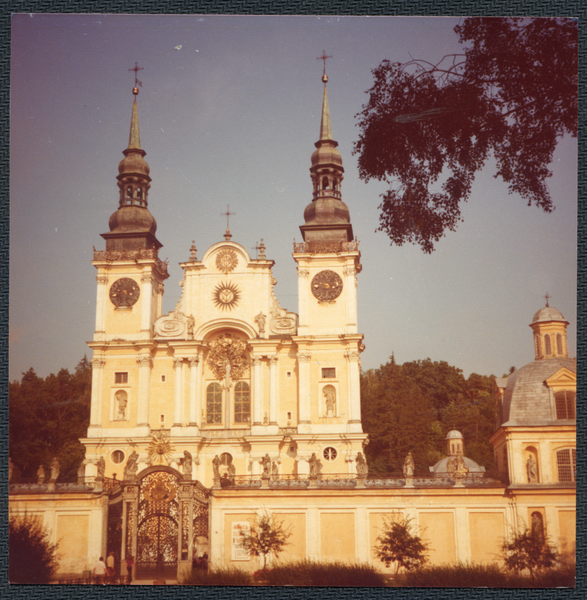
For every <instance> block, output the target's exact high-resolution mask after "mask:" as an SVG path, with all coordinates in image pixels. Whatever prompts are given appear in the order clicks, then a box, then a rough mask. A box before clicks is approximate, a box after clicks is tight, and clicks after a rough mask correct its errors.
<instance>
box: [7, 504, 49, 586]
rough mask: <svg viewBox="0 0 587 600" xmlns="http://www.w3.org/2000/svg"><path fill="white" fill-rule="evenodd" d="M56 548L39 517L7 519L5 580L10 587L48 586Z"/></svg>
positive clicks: (15, 516) (13, 516)
mask: <svg viewBox="0 0 587 600" xmlns="http://www.w3.org/2000/svg"><path fill="white" fill-rule="evenodd" d="M56 552H57V544H52V543H51V541H50V538H49V532H48V530H47V529H45V528H44V527H43V524H42V522H41V520H40V518H39V517H36V516H31V515H27V514H25V515H22V516H21V515H11V516H10V519H9V521H8V579H9V581H10V582H11V583H35V584H38V583H49V582H50V581H51V578H52V577H53V574H54V573H55V570H56V568H57V558H56Z"/></svg>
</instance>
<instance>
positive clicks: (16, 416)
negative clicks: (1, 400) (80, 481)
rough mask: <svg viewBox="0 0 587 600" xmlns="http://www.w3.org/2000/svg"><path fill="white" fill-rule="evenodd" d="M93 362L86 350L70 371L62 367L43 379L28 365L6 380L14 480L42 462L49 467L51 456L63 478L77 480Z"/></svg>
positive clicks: (31, 472)
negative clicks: (16, 378)
mask: <svg viewBox="0 0 587 600" xmlns="http://www.w3.org/2000/svg"><path fill="white" fill-rule="evenodd" d="M91 381H92V367H91V364H90V362H89V360H88V359H87V358H86V357H85V356H84V358H82V360H80V361H79V362H78V364H77V366H76V368H75V372H74V373H69V371H68V370H67V369H61V370H60V371H59V373H57V375H54V374H51V375H49V376H48V377H46V378H45V379H43V378H41V377H39V376H38V375H37V374H36V373H35V371H34V370H33V369H32V368H31V369H29V370H28V371H27V372H26V373H23V376H22V379H21V381H20V382H19V381H13V382H11V383H10V385H9V402H10V405H9V423H10V428H9V443H10V457H11V458H12V461H13V463H14V465H15V476H14V479H13V481H15V480H17V479H18V478H19V477H20V478H22V479H32V478H34V477H35V476H36V473H37V469H38V467H39V465H40V464H42V465H43V466H44V467H45V470H46V472H47V473H48V472H49V465H50V463H51V460H52V459H53V457H54V456H57V458H58V459H59V463H60V467H61V470H60V476H59V479H60V480H61V481H75V478H76V476H77V469H78V467H79V465H80V463H81V461H82V460H83V457H84V450H83V446H82V445H81V443H80V441H79V438H80V437H84V436H85V435H86V432H87V428H88V424H89V419H90V399H91Z"/></svg>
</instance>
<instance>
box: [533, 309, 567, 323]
mask: <svg viewBox="0 0 587 600" xmlns="http://www.w3.org/2000/svg"><path fill="white" fill-rule="evenodd" d="M548 321H562V322H563V323H568V321H567V320H566V319H565V318H564V317H563V315H562V313H561V311H560V310H558V308H554V306H545V307H544V308H541V309H540V310H539V311H537V312H536V313H535V315H534V317H533V318H532V324H534V323H546V322H548Z"/></svg>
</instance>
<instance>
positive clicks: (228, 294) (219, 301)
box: [212, 281, 240, 310]
mask: <svg viewBox="0 0 587 600" xmlns="http://www.w3.org/2000/svg"><path fill="white" fill-rule="evenodd" d="M239 299H240V290H239V288H238V286H237V285H236V284H234V283H232V282H231V281H225V282H222V283H219V284H218V285H217V286H216V287H215V288H214V292H213V294H212V300H213V301H214V304H215V305H216V308H220V309H222V310H232V309H233V308H234V307H235V306H236V305H237V304H238V301H239Z"/></svg>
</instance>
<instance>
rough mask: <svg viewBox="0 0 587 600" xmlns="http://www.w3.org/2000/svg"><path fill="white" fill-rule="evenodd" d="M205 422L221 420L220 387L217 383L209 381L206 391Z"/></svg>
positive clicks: (218, 421) (218, 422)
mask: <svg viewBox="0 0 587 600" xmlns="http://www.w3.org/2000/svg"><path fill="white" fill-rule="evenodd" d="M206 422H207V423H211V424H214V425H216V424H220V423H221V422H222V388H221V387H220V384H219V383H211V384H210V385H209V386H208V388H207V391H206Z"/></svg>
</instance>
